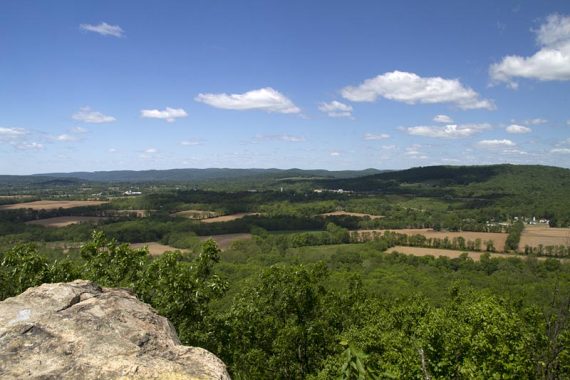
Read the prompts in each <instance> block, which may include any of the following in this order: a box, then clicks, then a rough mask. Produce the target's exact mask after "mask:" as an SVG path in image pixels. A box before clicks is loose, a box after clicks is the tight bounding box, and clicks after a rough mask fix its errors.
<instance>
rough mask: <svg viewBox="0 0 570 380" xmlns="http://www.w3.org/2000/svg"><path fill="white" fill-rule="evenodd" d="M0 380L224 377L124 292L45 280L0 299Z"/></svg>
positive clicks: (218, 366) (219, 365) (213, 362)
mask: <svg viewBox="0 0 570 380" xmlns="http://www.w3.org/2000/svg"><path fill="white" fill-rule="evenodd" d="M0 378H1V379H117V378H120V379H220V380H226V379H229V378H230V377H229V375H228V373H227V371H226V367H225V365H224V363H223V362H222V361H221V360H220V359H218V358H217V357H216V356H215V355H214V354H212V353H210V352H209V351H206V350H204V349H202V348H197V347H188V346H183V345H181V344H180V341H179V340H178V337H177V335H176V332H175V330H174V328H173V327H172V325H171V324H170V322H169V321H168V320H167V319H166V318H164V317H161V316H159V315H158V314H156V312H155V311H154V310H153V309H152V308H151V307H150V306H149V305H147V304H145V303H143V302H141V301H139V300H138V299H137V298H136V297H135V296H134V295H133V294H132V293H130V292H129V291H127V290H124V289H110V288H109V289H108V288H100V287H99V286H97V285H96V284H94V283H93V282H90V281H84V280H77V281H74V282H70V283H59V284H44V285H41V286H38V287H36V288H30V289H28V290H26V291H25V292H24V293H22V294H20V295H18V296H16V297H12V298H8V299H6V300H4V301H2V302H0Z"/></svg>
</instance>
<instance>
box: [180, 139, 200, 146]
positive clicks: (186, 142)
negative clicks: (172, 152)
mask: <svg viewBox="0 0 570 380" xmlns="http://www.w3.org/2000/svg"><path fill="white" fill-rule="evenodd" d="M201 143H202V142H201V141H200V140H195V139H191V140H184V141H180V145H184V146H194V145H200V144H201Z"/></svg>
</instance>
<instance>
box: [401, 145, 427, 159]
mask: <svg viewBox="0 0 570 380" xmlns="http://www.w3.org/2000/svg"><path fill="white" fill-rule="evenodd" d="M421 148H422V146H421V145H420V144H413V145H410V146H409V147H407V148H406V151H405V153H404V154H405V155H406V156H408V157H410V158H412V159H415V160H426V159H428V156H427V155H425V154H424V153H422V152H421Z"/></svg>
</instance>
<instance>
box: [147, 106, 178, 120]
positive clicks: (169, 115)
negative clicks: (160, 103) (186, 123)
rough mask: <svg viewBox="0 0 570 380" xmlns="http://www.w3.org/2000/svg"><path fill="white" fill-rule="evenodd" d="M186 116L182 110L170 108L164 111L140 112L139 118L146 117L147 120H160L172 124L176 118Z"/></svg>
mask: <svg viewBox="0 0 570 380" xmlns="http://www.w3.org/2000/svg"><path fill="white" fill-rule="evenodd" d="M186 116H188V114H187V113H186V111H184V110H183V109H182V108H170V107H166V109H164V110H162V111H161V110H157V109H152V110H141V117H146V118H149V119H162V120H166V121H167V122H169V123H172V122H174V121H175V120H176V119H178V118H182V117H186Z"/></svg>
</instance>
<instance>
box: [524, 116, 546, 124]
mask: <svg viewBox="0 0 570 380" xmlns="http://www.w3.org/2000/svg"><path fill="white" fill-rule="evenodd" d="M524 123H525V124H526V125H542V124H546V123H548V120H546V119H542V118H539V117H537V118H536V119H530V120H525V122H524Z"/></svg>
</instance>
